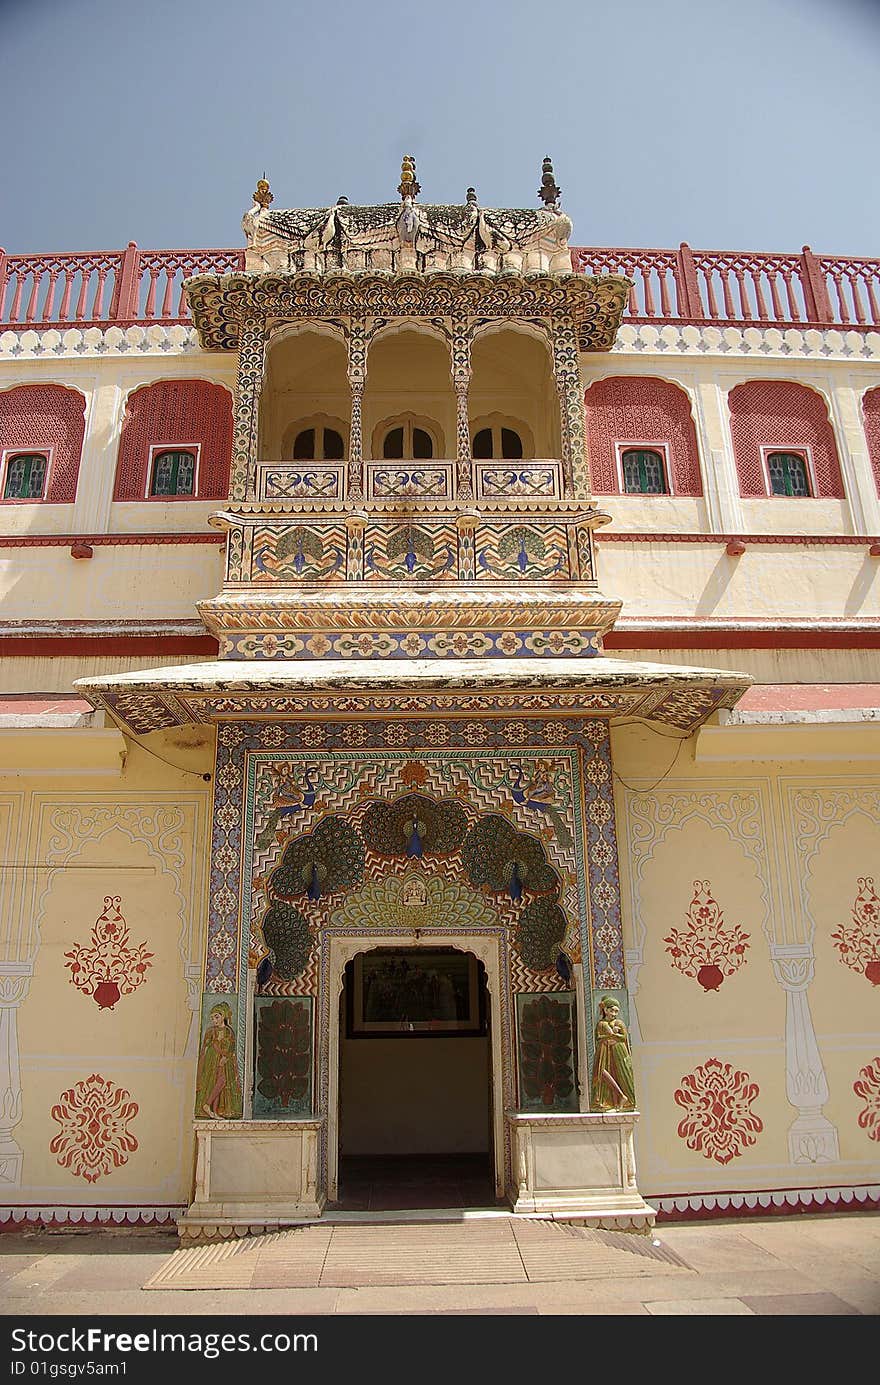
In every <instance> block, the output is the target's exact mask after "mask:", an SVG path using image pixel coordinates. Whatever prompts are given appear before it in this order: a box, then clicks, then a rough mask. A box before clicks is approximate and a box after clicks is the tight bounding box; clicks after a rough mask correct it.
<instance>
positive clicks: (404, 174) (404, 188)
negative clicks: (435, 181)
mask: <svg viewBox="0 0 880 1385" xmlns="http://www.w3.org/2000/svg"><path fill="white" fill-rule="evenodd" d="M421 190H422V188H421V184H420V183H417V182H416V161H415V159H414V158H413V156H412V154H404V156H403V163H402V164H401V165H400V187H399V188H398V189H397V191H398V192H399V193H400V195H401V197H403V198H407V197H412V198H416V197H418V195H419V193H420V192H421Z"/></svg>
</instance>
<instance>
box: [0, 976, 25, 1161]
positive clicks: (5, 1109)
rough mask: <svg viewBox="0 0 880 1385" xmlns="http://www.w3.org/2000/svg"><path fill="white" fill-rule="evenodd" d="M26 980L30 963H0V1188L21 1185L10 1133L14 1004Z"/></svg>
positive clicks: (15, 1090)
mask: <svg viewBox="0 0 880 1385" xmlns="http://www.w3.org/2000/svg"><path fill="white" fill-rule="evenodd" d="M30 979H31V963H30V962H3V963H0V1187H2V1186H4V1185H9V1184H11V1185H12V1186H13V1187H15V1188H18V1187H20V1185H21V1166H22V1160H23V1158H24V1156H23V1154H22V1151H21V1147H20V1146H19V1145H18V1144H17V1143H16V1141H15V1140H14V1139H13V1138H12V1132H13V1130H14V1129H15V1127H16V1126H17V1125H18V1123H19V1121H20V1120H21V1069H20V1067H19V1060H18V1007H19V1005H21V1003H22V1001H23V1000H24V999H25V997H26V996H27V992H28V986H29V984H30Z"/></svg>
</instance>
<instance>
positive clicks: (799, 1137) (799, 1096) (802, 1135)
mask: <svg viewBox="0 0 880 1385" xmlns="http://www.w3.org/2000/svg"><path fill="white" fill-rule="evenodd" d="M770 960H771V962H772V964H773V973H774V975H775V977H776V980H777V981H778V982H779V984H780V986H781V987H782V988H783V990H784V991H785V1094H786V1096H787V1097H788V1100H789V1101H790V1102H791V1105H792V1106H794V1107H795V1109H796V1110H797V1113H798V1114H797V1117H796V1118H795V1120H794V1121H793V1123H792V1124H791V1125H790V1126H789V1130H788V1154H789V1158H790V1159H791V1162H792V1163H793V1164H824V1163H834V1162H835V1161H836V1160H838V1159H839V1158H840V1150H839V1146H838V1138H837V1130H836V1128H835V1127H834V1126H833V1125H832V1124H831V1122H830V1120H828V1118H827V1116H824V1115H823V1114H822V1107H823V1106H824V1105H825V1102H826V1101H827V1100H828V1082H827V1081H826V1078H825V1069H824V1068H823V1066H822V1059H821V1056H820V1054H819V1045H818V1044H817V1043H816V1031H815V1030H814V1028H813V1017H812V1015H811V1014H810V1002H809V1000H808V998H807V989H808V987H809V985H810V983H811V981H812V980H813V971H814V963H813V947H812V944H811V943H772V942H771V944H770Z"/></svg>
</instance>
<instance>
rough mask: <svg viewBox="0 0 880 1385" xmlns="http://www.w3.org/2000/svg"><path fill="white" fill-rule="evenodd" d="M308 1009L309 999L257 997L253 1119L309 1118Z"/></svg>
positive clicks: (310, 1075)
mask: <svg viewBox="0 0 880 1385" xmlns="http://www.w3.org/2000/svg"><path fill="white" fill-rule="evenodd" d="M312 1006H313V1001H312V998H311V996H305V997H302V998H299V999H295V1000H294V999H283V1000H274V999H267V998H265V997H262V996H258V997H257V1000H256V1012H257V1023H256V1032H257V1037H256V1064H255V1069H256V1070H255V1073H254V1116H255V1118H256V1119H272V1120H279V1119H282V1118H284V1117H285V1116H308V1115H311V1110H312Z"/></svg>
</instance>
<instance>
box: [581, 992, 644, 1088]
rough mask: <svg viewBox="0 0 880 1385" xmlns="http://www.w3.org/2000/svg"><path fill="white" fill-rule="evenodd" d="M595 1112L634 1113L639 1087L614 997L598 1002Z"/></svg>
mask: <svg viewBox="0 0 880 1385" xmlns="http://www.w3.org/2000/svg"><path fill="white" fill-rule="evenodd" d="M592 1103H593V1109H594V1110H597V1111H633V1110H635V1104H636V1087H635V1079H634V1077H633V1067H632V1056H631V1054H630V1051H629V1037H628V1035H627V1032H626V1025H625V1024H624V1022H623V1020H622V1019H621V1018H620V1006H619V1005H618V1003H617V1001H616V1000H615V999H614V997H613V996H610V995H606V996H605V997H604V998H603V999H602V1000H600V1001H599V1019H598V1022H597V1024H596V1054H595V1057H594V1059H593V1090H592Z"/></svg>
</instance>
